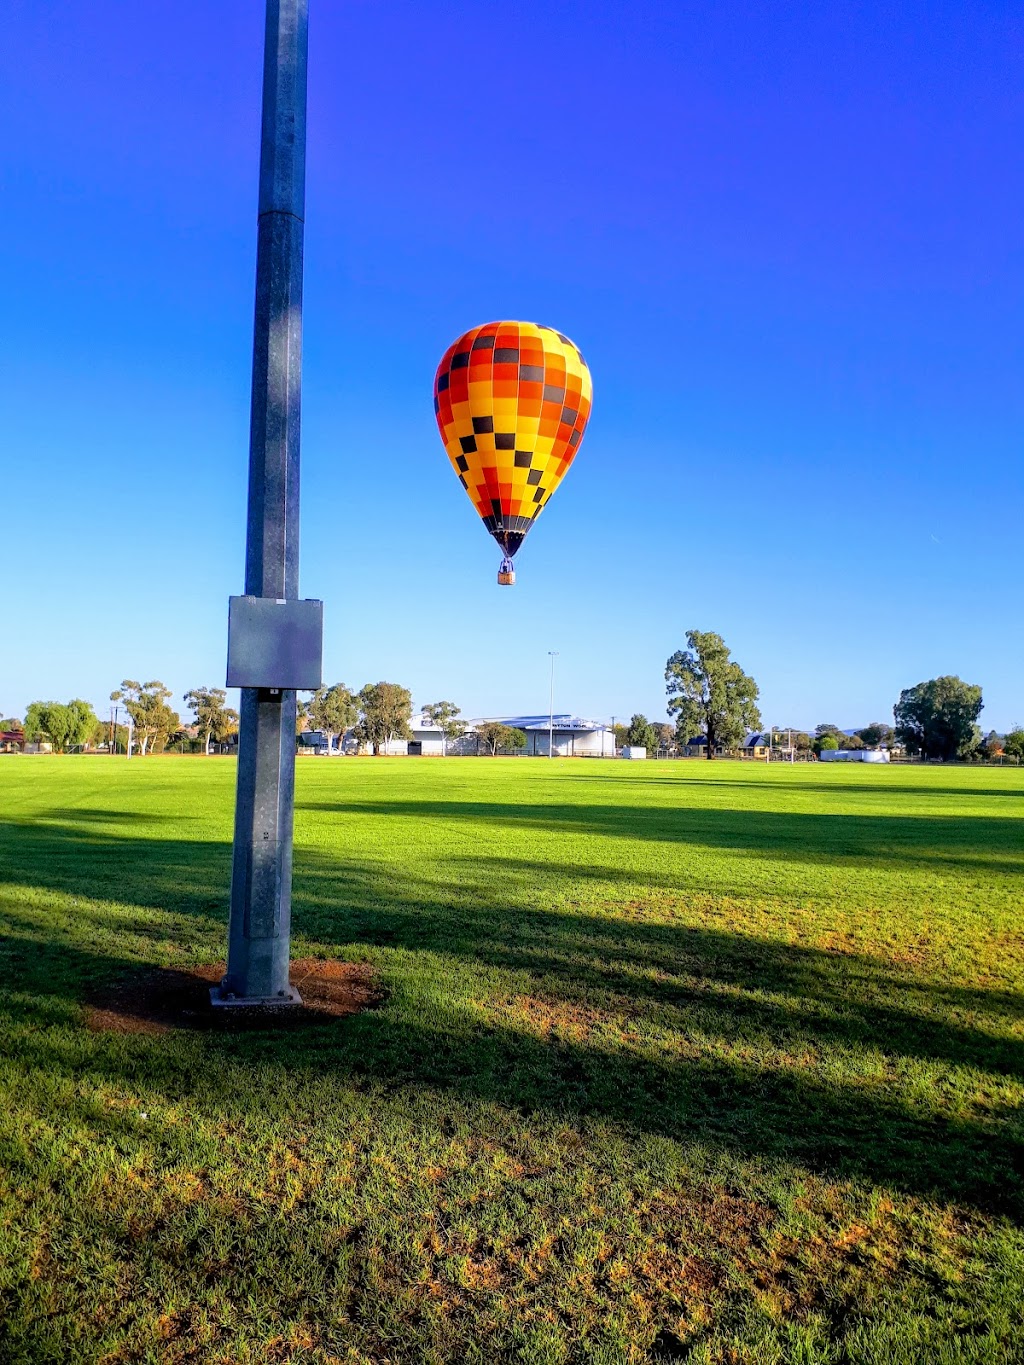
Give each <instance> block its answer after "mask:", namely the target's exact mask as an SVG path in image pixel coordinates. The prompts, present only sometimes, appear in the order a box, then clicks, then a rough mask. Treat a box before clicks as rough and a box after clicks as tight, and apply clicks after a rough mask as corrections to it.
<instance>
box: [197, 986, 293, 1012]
mask: <svg viewBox="0 0 1024 1365" xmlns="http://www.w3.org/2000/svg"><path fill="white" fill-rule="evenodd" d="M210 1004H211V1005H212V1006H213V1007H214V1009H257V1008H258V1009H261V1010H267V1009H272V1010H273V1009H288V1008H289V1007H290V1006H292V1005H301V1004H302V996H301V995H300V994H299V993H298V991H297V990H296V989H295V987H294V986H289V987H288V990H287V992H284V991H281V992H279V993H278V994H277V995H233V994H232V993H231V992H230V991H225V990H224V989H223V985H221V986H211V987H210Z"/></svg>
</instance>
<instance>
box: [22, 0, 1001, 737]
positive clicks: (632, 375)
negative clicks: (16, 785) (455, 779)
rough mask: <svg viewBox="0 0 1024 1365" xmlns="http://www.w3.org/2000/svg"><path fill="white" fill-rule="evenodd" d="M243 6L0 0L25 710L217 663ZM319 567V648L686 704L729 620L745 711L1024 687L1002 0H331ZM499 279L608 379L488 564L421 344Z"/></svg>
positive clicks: (318, 178) (523, 307)
mask: <svg viewBox="0 0 1024 1365" xmlns="http://www.w3.org/2000/svg"><path fill="white" fill-rule="evenodd" d="M260 9H261V6H260V5H259V4H257V3H251V2H250V3H246V4H243V3H241V2H240V0H219V2H218V4H216V5H210V4H208V3H203V4H200V3H199V0H175V3H174V4H171V3H169V0H151V3H147V4H146V5H141V6H140V5H138V4H137V3H132V4H129V3H127V0H123V2H117V3H115V2H114V0H92V3H90V4H89V5H81V4H77V3H71V2H70V0H59V2H58V0H13V4H12V5H10V6H9V7H8V11H7V18H6V20H5V39H4V46H5V54H4V56H3V58H2V59H0V60H2V70H0V116H2V120H3V126H4V127H5V128H6V129H7V130H8V136H7V137H5V139H4V141H3V143H2V145H0V168H2V182H3V185H4V201H5V204H6V211H5V213H4V214H3V215H2V216H0V238H2V250H3V260H4V265H5V270H4V276H5V288H4V293H3V315H4V322H5V326H4V335H5V338H6V343H5V346H4V354H5V360H4V365H3V367H2V372H0V402H2V405H3V412H4V423H3V432H4V442H3V468H4V473H5V478H4V486H5V488H6V489H7V494H8V496H7V499H6V503H7V507H6V514H5V518H4V526H3V532H2V536H0V568H2V571H3V574H4V579H5V582H6V584H7V593H6V595H5V598H6V609H5V613H4V615H5V630H4V648H3V653H2V658H0V712H3V713H4V714H9V713H11V712H12V711H20V710H21V709H22V708H23V707H24V706H25V705H26V703H27V702H28V701H30V700H32V699H33V698H36V697H47V698H48V697H55V698H59V699H62V700H63V699H66V698H68V697H70V696H73V695H80V696H84V697H86V698H89V699H91V700H92V701H93V702H94V703H95V704H96V705H97V706H101V707H103V708H104V709H105V708H106V705H107V702H106V698H107V696H108V694H109V692H110V690H111V689H112V688H113V687H115V686H116V685H117V684H118V682H119V681H120V679H121V678H123V677H126V676H129V677H136V678H152V677H158V678H162V679H163V680H164V681H166V682H167V683H168V684H169V685H170V686H171V687H172V688H173V689H174V691H175V693H176V694H177V695H178V696H179V698H180V695H181V693H183V692H184V691H185V690H186V689H187V688H189V687H192V686H195V685H199V684H214V685H216V684H218V683H221V682H222V681H223V669H224V654H225V643H224V642H225V630H226V614H227V611H226V599H227V597H228V595H229V594H230V593H232V592H239V591H241V585H242V564H243V541H244V523H245V508H244V494H245V477H246V460H247V448H246V442H247V427H248V384H249V363H250V345H251V318H252V284H253V269H254V248H255V202H256V172H257V154H258V122H259V88H260V60H261V45H262V18H261V15H260V12H259V11H260ZM311 9H312V16H311V26H310V120H309V163H308V187H307V231H306V266H307V271H306V299H305V370H304V375H305V388H304V425H303V492H302V498H303V519H302V528H303V529H302V534H303V546H302V592H303V594H304V595H306V596H311V597H322V598H323V599H324V602H325V615H326V623H327V640H326V651H325V653H326V672H327V675H328V677H329V679H330V680H331V681H334V680H338V679H340V680H344V681H346V682H348V683H349V684H350V685H353V686H356V687H358V686H360V685H361V684H362V683H364V682H366V681H370V680H377V679H379V678H387V679H391V680H394V681H398V682H402V683H405V684H406V685H407V686H409V687H411V688H412V690H413V693H414V696H415V698H416V700H417V701H418V702H424V701H429V700H433V699H435V698H437V697H441V696H444V697H450V698H452V699H453V700H455V701H456V702H457V703H459V704H461V705H462V707H463V710H464V711H465V712H466V713H467V714H481V713H501V712H513V711H535V710H542V709H544V708H545V707H546V705H547V667H548V657H547V651H548V650H549V649H557V650H558V651H559V659H558V681H557V691H556V707H557V708H558V709H560V710H572V711H575V712H577V713H579V714H583V715H593V716H599V717H607V716H610V715H612V714H615V715H618V716H622V715H626V714H628V713H630V712H632V711H634V710H644V711H646V712H648V714H649V715H651V716H652V717H658V718H660V717H662V716H663V714H664V687H663V682H662V671H663V667H664V661H665V659H666V657H667V656H668V655H669V654H670V653H671V652H672V650H673V649H675V648H677V647H679V646H681V645H682V644H683V643H684V635H685V632H686V630H687V629H688V628H690V627H697V628H700V629H710V630H717V631H719V632H720V633H721V634H722V635H724V637H725V639H726V641H727V643H728V644H729V645H730V647H731V648H732V650H733V653H734V655H735V656H736V657H737V658H738V659H739V661H740V662H741V663H742V664H743V665H744V666H745V667H746V668H747V669H748V670H749V671H750V672H752V673H753V674H754V676H755V677H756V678H757V680H758V682H759V684H760V686H761V691H762V699H763V711H764V717H765V721H766V722H768V721H771V722H772V723H775V724H780V725H784V724H790V723H793V724H800V725H807V726H810V725H814V724H815V723H817V722H819V721H832V722H835V723H837V724H840V725H843V726H847V725H856V724H861V723H866V722H867V721H868V720H871V719H875V718H881V719H886V718H888V717H889V716H890V714H891V707H892V703H893V701H894V700H895V699H896V696H897V695H898V692H899V690H900V688H902V687H905V686H909V685H911V684H913V683H915V682H918V681H920V680H921V679H924V678H928V677H932V676H935V675H936V674H939V673H947V672H949V673H959V674H961V676H963V677H965V678H967V679H969V680H970V681H972V682H978V683H981V684H982V686H983V687H984V691H985V699H986V709H985V711H984V713H983V716H982V723H983V724H984V725H985V727H986V728H988V727H989V726H995V727H996V728H1004V727H1006V726H1009V725H1010V724H1012V723H1014V722H1017V721H1024V679H1022V672H1024V670H1022V667H1021V665H1022V662H1024V659H1022V654H1024V647H1022V644H1021V632H1020V628H1019V605H1020V600H1021V586H1022V572H1021V555H1020V548H1019V545H1020V532H1019V529H1018V524H1019V515H1020V508H1021V506H1022V493H1024V475H1022V461H1021V433H1022V416H1024V387H1022V383H1021V373H1022V360H1024V356H1022V354H1021V351H1022V346H1021V325H1020V319H1021V307H1022V303H1024V299H1022V292H1024V291H1022V276H1024V267H1022V259H1024V258H1022V253H1021V230H1020V223H1021V213H1022V209H1024V175H1022V160H1021V156H1020V146H1021V140H1022V133H1024V128H1022V123H1024V118H1022V96H1021V93H1020V92H1021V82H1020V69H1021V61H1020V59H1021V47H1022V42H1021V39H1022V28H1024V20H1022V17H1021V13H1020V10H1019V7H1016V6H1010V5H991V4H984V3H973V4H971V5H963V4H955V5H954V4H937V3H931V4H928V5H924V4H916V5H915V4H907V5H902V6H899V7H895V6H889V5H885V6H883V5H880V4H861V5H842V4H837V5H829V6H823V5H806V6H800V5H795V4H794V5H786V6H765V5H762V4H757V5H755V4H750V5H742V4H729V3H727V4H724V5H712V4H706V5H686V4H681V3H679V2H678V0H674V2H673V3H664V4H662V3H657V4H655V3H650V4H636V5H627V4H625V3H623V0H617V3H614V4H611V3H603V2H602V0H588V3H587V4H586V5H583V4H561V5H551V4H548V3H532V0H525V2H524V3H521V4H518V5H516V6H514V7H513V6H492V5H481V4H472V3H449V4H446V5H443V6H428V5H423V4H421V3H405V4H389V3H384V2H383V0H380V2H378V3H369V2H368V0H367V2H364V3H359V2H358V0H354V2H353V3H348V4H337V3H330V4H329V3H324V0H312V5H311ZM498 317H512V318H519V317H522V318H528V319H536V320H538V321H542V322H547V323H550V324H552V325H554V326H556V327H557V328H558V329H559V330H562V331H564V332H566V333H568V334H569V335H570V336H572V337H573V339H574V340H576V341H577V342H578V344H579V345H580V347H581V348H582V350H583V352H584V354H585V355H586V356H587V359H588V361H589V363H590V366H591V370H592V373H593V378H594V393H595V397H594V412H593V416H592V419H591V423H590V428H589V431H588V434H587V437H586V439H585V441H584V443H583V446H582V448H581V453H580V457H579V459H578V460H577V462H576V464H575V465H574V467H573V469H572V470H571V472H570V474H569V475H568V477H567V478H566V480H565V482H564V483H563V485H562V487H561V488H560V490H559V491H558V494H557V495H556V497H555V498H554V499H553V500H552V502H551V505H550V507H549V508H548V509H547V510H546V511H545V514H544V516H543V517H542V518H541V519H540V521H539V522H538V523H537V526H536V527H535V529H534V530H533V532H532V533H531V536H530V539H529V540H528V542H527V544H526V546H525V548H524V550H523V551H522V552H521V554H520V555H519V558H518V562H517V567H518V571H519V583H518V585H517V586H516V588H515V589H513V590H505V589H499V588H498V587H497V586H496V584H495V581H494V575H495V571H496V567H497V560H498V558H499V556H498V553H497V551H496V548H495V546H494V544H493V542H492V541H491V540H490V538H489V537H488V536H487V535H486V533H485V532H484V531H483V530H482V528H481V527H480V525H479V523H478V522H477V520H476V517H475V514H474V512H473V510H472V508H471V506H470V504H469V502H468V500H467V499H466V497H465V495H464V494H463V492H462V490H461V488H460V487H459V486H458V484H457V482H456V480H455V479H454V477H453V475H452V473H451V470H450V468H449V466H448V462H447V459H446V458H445V455H444V452H443V450H442V447H441V444H440V441H439V439H438V436H437V432H436V428H435V426H434V421H433V412H432V405H431V383H432V379H433V373H434V368H435V366H436V363H437V360H438V358H439V357H440V355H441V353H442V351H443V350H444V349H445V347H446V346H447V345H448V344H449V342H450V341H452V340H453V339H454V338H455V336H457V335H458V334H459V333H460V332H462V331H463V330H464V329H465V328H467V327H469V326H472V325H474V324H477V323H480V322H484V321H487V320H489V319H493V318H498Z"/></svg>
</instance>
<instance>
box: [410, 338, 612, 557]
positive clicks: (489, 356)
mask: <svg viewBox="0 0 1024 1365" xmlns="http://www.w3.org/2000/svg"><path fill="white" fill-rule="evenodd" d="M592 394H593V388H592V386H591V382H590V371H589V370H588V369H587V366H586V362H585V361H584V359H583V357H582V356H581V355H580V353H579V351H578V350H577V349H576V347H575V346H574V345H573V343H572V342H571V341H570V340H569V338H568V337H566V336H563V335H562V334H561V332H555V331H553V330H552V329H551V328H550V327H538V326H537V324H536V323H533V322H488V323H485V324H484V326H483V327H473V328H471V329H470V331H468V332H466V333H464V334H463V335H462V336H460V337H459V339H458V341H456V342H455V343H454V344H453V345H451V346H449V347H448V350H447V351H445V353H444V358H443V360H442V361H441V364H440V365H439V366H438V369H437V377H436V379H435V380H434V412H435V413H436V415H437V425H438V429H439V430H440V432H441V440H442V441H443V442H444V445H445V449H446V450H447V451H448V458H449V459H450V460H451V462H452V466H453V468H454V469H455V472H456V474H458V476H459V482H460V483H461V484H462V486H463V488H464V489H465V490H466V492H467V493H468V494H469V496H470V498H471V499H472V501H473V506H474V507H475V508H476V510H477V511H478V512H479V513H480V515H481V517H482V518H483V520H484V525H485V526H486V527H487V529H488V531H490V533H491V535H492V536H493V537H494V539H495V540H496V541H497V542H498V544H499V545H500V546H501V548H502V549H503V550H504V551H505V553H506V554H507V555H509V556H511V555H514V554H515V552H516V551H517V550H518V549H519V547H520V545H521V544H522V543H523V538H524V536H525V535H526V533H527V531H528V530H529V529H530V527H531V526H532V525H533V523H534V522H535V521H536V520H537V517H538V516H539V515H540V513H541V510H542V509H543V507H544V506H545V504H546V503H547V501H548V499H549V498H550V497H551V494H552V493H553V492H554V491H555V489H556V488H557V487H558V485H559V484H560V483H561V482H562V478H563V476H564V474H565V471H566V470H567V469H568V468H569V466H570V465H571V464H572V462H573V460H574V459H575V457H576V452H577V451H578V450H579V447H580V441H581V440H582V438H583V430H584V428H585V427H586V425H587V418H588V417H589V416H590V402H591V397H592Z"/></svg>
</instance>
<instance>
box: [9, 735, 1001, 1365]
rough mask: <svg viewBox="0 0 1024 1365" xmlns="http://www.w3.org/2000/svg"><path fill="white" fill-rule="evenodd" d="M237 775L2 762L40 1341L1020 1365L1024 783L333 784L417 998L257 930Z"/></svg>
mask: <svg viewBox="0 0 1024 1365" xmlns="http://www.w3.org/2000/svg"><path fill="white" fill-rule="evenodd" d="M234 771H235V770H234V765H233V763H232V762H231V761H230V760H219V759H210V760H206V759H193V760H189V759H185V760H176V759H170V758H163V759H160V758H158V759H147V760H144V761H138V762H133V763H132V764H130V765H128V764H126V763H125V762H124V761H123V760H114V759H109V758H67V759H27V758H10V759H6V760H0V911H2V914H3V920H4V935H5V937H4V942H3V948H2V952H3V958H2V962H3V973H4V981H5V983H7V986H8V989H6V990H5V991H4V993H3V994H2V996H0V1028H2V1046H0V1056H2V1061H0V1087H2V1105H0V1361H2V1362H3V1363H4V1365H17V1363H19V1362H32V1365H35V1363H36V1362H43V1361H47V1362H48V1361H53V1362H59V1363H60V1365H69V1363H70V1362H79V1361H82V1362H86V1361H88V1362H104V1365H114V1362H128V1361H132V1362H134V1361H154V1362H156V1361H159V1362H185V1361H189V1362H192V1361H201V1362H208V1361H209V1362H213V1361H223V1362H252V1363H253V1365H256V1362H259V1363H261V1365H262V1362H267V1361H273V1362H285V1361H287V1362H300V1361H301V1362H311V1363H312V1362H319V1363H321V1365H323V1363H325V1362H329V1361H345V1362H366V1363H367V1365H368V1363H369V1362H402V1363H403V1365H404V1363H406V1362H442V1361H444V1362H449V1361H451V1362H462V1361H467V1362H481V1365H482V1363H483V1362H499V1361H521V1362H525V1363H528V1365H534V1363H536V1365H549V1363H550V1365H554V1363H555V1362H563V1361H565V1362H594V1365H598V1363H599V1362H600V1363H601V1365H612V1363H613V1362H640V1361H648V1360H651V1361H659V1360H663V1361H679V1360H685V1361H688V1362H691V1365H701V1363H703V1365H710V1363H711V1362H715V1363H716V1365H717V1363H718V1362H722V1365H725V1363H726V1362H728V1363H729V1365H733V1363H738V1362H765V1365H767V1363H768V1362H787V1365H788V1362H796V1363H797V1365H818V1363H819V1362H820V1363H821V1365H824V1362H836V1363H837V1365H838V1363H839V1362H858V1363H860V1362H864V1363H865V1365H866V1363H867V1362H871V1365H890V1362H899V1363H905V1362H926V1363H927V1365H942V1363H943V1362H950V1363H951V1362H963V1363H964V1365H966V1363H967V1362H990V1361H991V1362H994V1361H1000V1362H1003V1361H1007V1362H1010V1361H1024V1197H1022V1196H1024V1124H1022V1114H1024V1110H1022V1099H1024V934H1022V929H1024V910H1022V906H1021V901H1022V892H1024V876H1022V873H1024V821H1022V812H1024V800H1022V798H1024V773H1019V772H1017V771H1003V770H997V769H967V768H955V769H949V770H941V769H932V768H927V769H921V768H888V769H875V768H866V767H865V768H862V767H860V766H857V767H834V768H826V767H820V766H798V767H796V768H789V767H785V766H783V765H779V766H777V767H773V768H771V769H770V770H766V769H765V768H764V767H763V766H760V765H753V764H738V763H723V762H720V763H714V764H704V763H699V762H688V763H687V762H684V763H663V764H656V763H649V764H645V765H641V764H635V765H631V764H626V763H612V762H579V761H577V762H575V763H571V762H561V763H546V762H543V761H502V760H498V761H487V760H458V759H452V760H446V761H443V762H442V761H437V760H435V761H429V760H422V761H419V762H417V761H410V760H376V761H375V760H349V759H345V760H337V761H333V762H330V761H325V760H312V759H306V760H303V761H302V762H300V764H299V778H298V797H297V803H298V811H297V817H296V858H295V866H296V883H295V902H294V933H295V937H294V942H293V953H294V955H295V956H296V957H301V956H310V955H322V956H326V957H332V958H342V959H349V960H355V961H365V962H367V963H370V964H372V965H373V967H374V968H375V970H376V971H377V973H378V975H379V979H380V982H381V984H382V986H383V988H384V990H385V992H386V998H385V1000H384V1002H383V1004H382V1005H381V1006H380V1008H377V1009H375V1010H371V1011H368V1012H366V1013H364V1014H361V1015H359V1016H356V1017H353V1018H351V1019H348V1020H344V1021H335V1022H332V1023H329V1024H324V1025H323V1026H322V1027H317V1028H313V1029H310V1030H307V1031H302V1032H295V1031H292V1032H288V1031H283V1030H277V1031H272V1032H269V1033H260V1034H251V1033H227V1034H225V1033H217V1032H212V1033H211V1032H205V1033H204V1032H195V1031H186V1030H181V1031H172V1032H170V1033H166V1034H164V1035H163V1036H149V1035H146V1034H121V1033H105V1032H95V1031H91V1030H90V1029H89V1028H88V1027H87V1026H86V1012H85V1009H84V1002H86V1001H88V1000H89V999H92V998H94V997H95V995H96V993H97V991H100V992H102V990H103V988H104V986H105V984H106V983H113V982H116V981H117V980H118V979H120V978H124V977H125V975H126V974H131V973H133V972H135V973H137V972H140V971H141V970H143V969H144V968H147V967H151V966H152V965H154V964H158V965H162V966H176V965H177V966H181V965H187V964H198V963H212V962H216V961H217V960H219V959H222V957H223V953H224V938H225V921H226V900H227V897H226V891H227V885H228V869H229V856H230V838H231V816H232V802H233V783H234Z"/></svg>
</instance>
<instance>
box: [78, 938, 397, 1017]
mask: <svg viewBox="0 0 1024 1365" xmlns="http://www.w3.org/2000/svg"><path fill="white" fill-rule="evenodd" d="M224 971H225V964H224V963H223V962H220V963H211V964H210V965H209V966H201V967H191V968H187V969H184V968H164V967H153V968H149V969H148V970H145V971H140V972H134V973H132V974H131V975H130V976H125V977H122V978H121V979H120V980H118V981H115V982H113V983H110V984H108V985H106V986H105V987H103V988H102V989H101V990H98V991H97V992H96V993H95V994H94V995H93V996H92V998H91V999H89V1000H88V1001H86V1004H85V1022H86V1026H87V1027H88V1028H90V1029H91V1030H92V1031H93V1032H94V1033H149V1034H159V1033H167V1032H168V1031H169V1030H171V1029H201V1030H207V1031H217V1032H222V1033H236V1032H249V1031H251V1030H260V1029H294V1028H309V1027H311V1026H312V1027H322V1026H323V1025H324V1024H328V1023H331V1022H333V1021H337V1020H340V1019H346V1018H348V1017H349V1016H350V1015H353V1014H359V1013H361V1011H363V1010H367V1009H373V1008H374V1007H375V1006H377V1005H379V1004H380V1003H381V1001H382V999H383V994H384V993H383V990H382V989H381V986H380V983H379V982H378V981H377V979H376V977H375V975H374V972H373V969H372V968H371V967H370V966H368V965H367V964H366V963H363V962H338V961H334V960H328V959H325V958H314V957H307V958H300V959H298V960H297V961H295V962H293V963H292V966H291V983H292V985H293V986H294V987H295V988H296V989H297V990H298V991H299V992H300V994H301V995H302V1004H301V1005H262V1006H258V1007H254V1008H252V1009H247V1008H246V1007H244V1006H234V1007H232V1008H230V1009H214V1007H213V1006H212V1005H211V1004H210V987H211V986H215V985H216V984H217V982H218V981H220V979H221V977H222V976H223V975H224Z"/></svg>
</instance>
